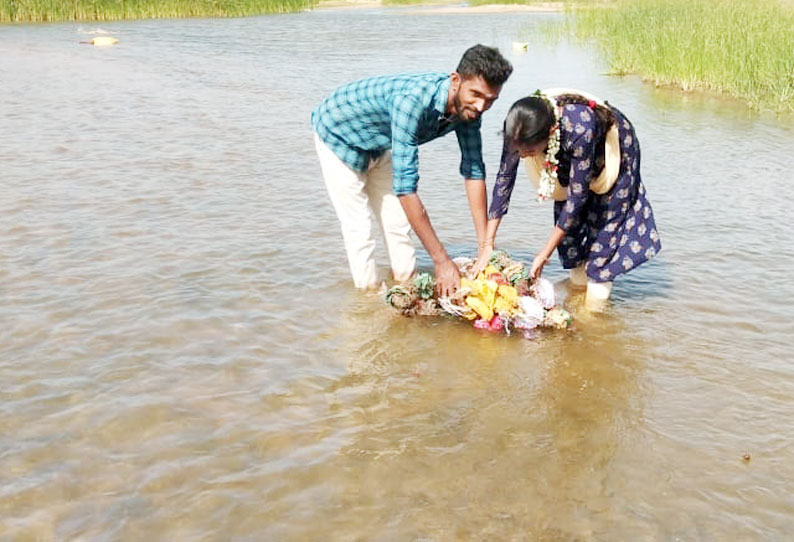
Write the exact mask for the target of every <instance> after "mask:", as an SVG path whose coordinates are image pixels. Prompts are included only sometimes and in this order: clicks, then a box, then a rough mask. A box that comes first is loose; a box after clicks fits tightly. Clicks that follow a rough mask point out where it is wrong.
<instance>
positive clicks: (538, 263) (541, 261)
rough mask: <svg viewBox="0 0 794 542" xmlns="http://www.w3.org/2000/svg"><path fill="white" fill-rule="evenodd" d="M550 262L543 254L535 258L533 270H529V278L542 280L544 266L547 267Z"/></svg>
mask: <svg viewBox="0 0 794 542" xmlns="http://www.w3.org/2000/svg"><path fill="white" fill-rule="evenodd" d="M548 261H549V259H548V258H547V257H545V256H543V255H542V254H538V255H537V256H535V259H534V260H532V268H531V269H530V270H529V278H531V279H532V280H535V279H537V278H540V275H541V274H542V273H543V266H544V265H546V263H547V262H548Z"/></svg>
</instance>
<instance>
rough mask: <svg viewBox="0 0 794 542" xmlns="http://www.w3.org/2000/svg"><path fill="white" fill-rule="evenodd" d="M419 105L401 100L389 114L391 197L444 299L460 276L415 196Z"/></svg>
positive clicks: (400, 98) (396, 101)
mask: <svg viewBox="0 0 794 542" xmlns="http://www.w3.org/2000/svg"><path fill="white" fill-rule="evenodd" d="M421 114H422V105H421V104H419V103H418V102H417V101H416V99H415V98H413V97H412V96H400V97H399V98H397V99H396V100H395V101H394V105H393V110H392V165H393V167H394V193H395V194H396V195H397V197H398V198H399V200H400V204H401V205H402V207H403V210H404V211H405V215H406V216H407V217H408V222H409V223H410V224H411V228H412V229H413V230H414V232H415V233H416V236H417V237H419V240H420V241H421V242H422V246H424V247H425V250H427V252H428V254H430V257H431V258H432V259H433V264H434V266H435V275H436V290H437V292H438V294H439V295H442V296H446V295H449V294H451V293H453V292H455V291H456V290H457V289H458V287H459V286H460V272H459V271H458V267H457V266H456V265H455V264H454V263H453V262H452V260H450V258H449V256H448V255H447V251H446V250H444V245H442V244H441V241H439V240H438V236H437V235H436V232H435V230H434V229H433V226H432V224H430V218H429V217H428V216H427V211H426V210H425V206H424V205H423V204H422V200H420V199H419V196H418V195H417V194H416V186H417V182H418V181H419V142H418V137H417V132H418V123H419V118H420V116H421Z"/></svg>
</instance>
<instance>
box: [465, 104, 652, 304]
mask: <svg viewBox="0 0 794 542" xmlns="http://www.w3.org/2000/svg"><path fill="white" fill-rule="evenodd" d="M520 158H524V159H525V164H526V166H527V172H528V173H529V175H530V178H532V179H533V180H535V181H536V182H537V184H538V185H539V186H538V199H539V200H544V199H550V198H551V199H554V200H555V201H554V222H555V226H554V229H553V230H552V232H551V235H549V238H548V241H547V242H546V245H545V246H544V247H543V249H542V250H541V251H540V253H539V254H538V255H537V256H536V257H535V259H534V261H533V262H532V268H531V271H530V276H531V277H532V278H537V277H539V276H540V275H541V273H542V272H543V266H544V265H545V264H546V262H548V260H549V257H550V256H551V254H552V252H553V251H554V249H555V248H556V249H557V253H558V255H559V257H560V260H561V261H562V266H563V268H565V269H570V270H571V285H572V286H573V287H579V288H585V287H586V288H587V296H586V304H587V305H588V306H590V307H593V308H595V307H598V306H600V304H601V303H603V302H605V301H606V300H607V299H608V298H609V295H610V293H611V291H612V281H613V280H614V279H615V278H616V277H618V276H619V275H622V274H623V273H626V272H628V271H631V270H632V269H634V268H635V267H637V266H638V265H640V264H642V263H644V262H646V261H647V260H649V259H650V258H652V257H653V256H654V255H655V254H656V253H657V252H659V250H661V248H662V246H661V243H660V242H659V234H658V232H657V231H656V223H655V221H654V218H653V211H652V210H651V205H650V203H649V202H648V200H647V198H646V194H645V187H644V186H643V184H642V180H641V179H640V145H639V142H638V141H637V136H636V135H635V133H634V128H633V126H632V125H631V123H630V122H629V121H628V119H627V118H626V117H625V116H623V114H622V113H621V112H620V111H618V110H617V109H615V108H614V107H612V106H610V105H608V104H606V103H605V102H601V101H599V100H597V99H595V98H594V97H593V96H590V95H587V94H585V93H583V92H580V91H573V90H571V91H565V90H557V89H551V90H548V91H546V92H543V93H541V92H536V93H535V95H533V96H530V97H527V98H523V99H521V100H518V101H517V102H516V103H514V104H513V105H512V106H511V108H510V111H509V112H508V113H507V118H506V119H505V131H504V147H503V150H502V162H501V165H500V168H499V174H498V176H497V178H496V183H495V185H494V190H493V200H492V202H491V207H490V210H489V213H488V226H487V231H486V241H485V242H484V244H483V245H481V246H480V252H479V257H478V262H477V267H476V269H479V268H482V267H484V265H485V264H486V263H487V261H488V258H489V257H490V253H491V251H492V250H493V244H494V239H495V237H496V230H497V229H498V227H499V223H500V222H501V219H502V217H503V216H504V215H505V214H506V213H507V208H508V204H509V202H510V194H511V193H512V191H513V185H514V184H515V179H516V170H517V168H518V162H519V159H520Z"/></svg>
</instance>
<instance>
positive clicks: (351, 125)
mask: <svg viewBox="0 0 794 542" xmlns="http://www.w3.org/2000/svg"><path fill="white" fill-rule="evenodd" d="M450 83H451V81H450V78H449V75H448V74H444V73H420V74H405V75H387V76H382V77H372V78H370V79H363V80H361V81H356V82H353V83H350V84H348V85H344V86H342V87H340V88H338V89H336V90H335V91H334V92H333V93H332V94H331V95H330V96H329V97H328V98H326V99H325V100H324V101H323V102H322V103H321V104H320V105H319V106H317V108H315V110H314V111H313V112H312V126H313V128H314V131H315V132H317V135H318V136H319V137H320V139H321V140H322V141H323V142H324V143H325V144H326V145H328V147H329V148H330V149H331V150H332V151H334V153H335V154H336V155H337V156H339V158H340V159H341V160H342V161H343V162H344V163H345V164H347V165H348V166H350V167H351V168H352V169H353V170H355V171H361V172H364V171H366V170H367V167H368V166H369V163H370V161H371V160H373V159H375V158H377V157H378V156H380V155H381V154H383V152H384V151H386V150H388V149H389V148H391V151H392V165H393V168H394V193H395V194H397V195H402V194H413V193H414V192H416V185H417V183H418V181H419V145H421V144H422V143H426V142H428V141H430V140H433V139H436V138H437V137H441V136H443V135H446V134H448V133H449V132H451V131H452V130H455V134H456V135H457V136H458V144H459V145H460V154H461V162H460V173H461V175H463V177H464V178H467V179H485V164H483V161H482V138H481V136H480V120H479V119H477V120H476V121H474V122H461V121H458V120H456V119H454V118H453V119H451V122H450V120H449V119H446V118H445V117H444V112H445V110H446V106H447V96H448V93H449V85H450Z"/></svg>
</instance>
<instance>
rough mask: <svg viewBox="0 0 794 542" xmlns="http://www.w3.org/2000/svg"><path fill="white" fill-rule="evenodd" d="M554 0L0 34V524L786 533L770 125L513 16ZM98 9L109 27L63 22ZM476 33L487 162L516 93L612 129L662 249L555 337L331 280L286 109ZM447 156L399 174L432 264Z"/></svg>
mask: <svg viewBox="0 0 794 542" xmlns="http://www.w3.org/2000/svg"><path fill="white" fill-rule="evenodd" d="M559 19H560V16H559V15H547V14H539V15H532V14H489V15H483V14H479V15H478V14H444V15H442V14H434V13H428V12H427V11H420V12H416V11H410V10H393V11H379V10H370V11H336V12H334V11H318V12H313V13H304V14H297V15H286V16H273V17H258V18H250V19H232V20H211V19H207V20H202V19H196V20H186V21H138V22H123V23H102V24H100V25H97V24H58V25H19V26H3V27H0V96H2V102H1V103H0V179H2V188H1V189H0V539H2V540H77V539H79V540H92V541H93V540H295V541H298V540H301V541H302V540H383V541H391V540H393V541H403V540H426V541H447V540H784V539H786V538H787V535H788V534H790V533H791V532H794V497H792V493H791V481H792V480H794V452H792V435H794V400H792V397H794V367H792V361H793V360H792V358H794V356H793V355H792V354H794V349H792V346H791V345H790V341H791V339H792V337H794V324H792V320H794V305H793V304H792V300H794V281H792V269H794V256H792V249H794V246H792V241H791V232H792V230H794V219H793V218H792V215H791V214H790V205H789V203H790V202H791V201H792V200H794V184H792V183H791V182H790V181H791V174H790V171H791V166H790V161H791V156H793V155H794V130H792V128H791V125H792V123H791V121H790V119H789V120H786V119H774V118H767V117H759V116H757V115H754V114H751V113H749V112H748V111H746V109H745V108H744V107H743V106H741V105H740V104H736V103H732V102H730V101H727V100H718V99H713V98H704V97H698V96H694V95H681V94H679V93H677V92H672V91H666V90H659V89H654V88H652V87H651V86H648V85H645V84H643V83H641V82H640V81H638V80H637V79H633V78H626V79H619V78H613V77H609V76H607V75H605V72H606V71H607V67H606V66H605V65H604V64H603V61H602V60H601V59H600V57H599V56H598V53H597V51H596V49H595V48H594V47H593V46H592V45H587V44H582V45H576V44H571V43H567V42H565V41H561V42H559V43H549V42H548V41H547V40H546V39H545V38H544V37H543V36H544V28H545V27H546V26H548V25H549V24H553V23H554V22H555V21H559ZM98 30H103V31H106V32H110V33H112V35H114V36H117V37H118V38H119V39H120V40H121V41H120V44H119V45H118V46H116V47H112V48H106V49H99V48H92V47H90V46H88V45H84V44H80V43H79V42H80V41H86V40H88V39H90V37H91V36H93V35H94V33H95V32H96V31H98ZM514 40H520V41H529V43H530V47H529V52H528V53H526V54H517V53H513V52H512V49H511V41H514ZM476 42H483V43H488V44H495V45H498V46H499V47H501V49H502V50H503V51H505V53H506V55H508V56H509V58H510V60H511V61H512V62H513V63H514V65H515V72H514V75H513V77H512V78H511V80H510V81H509V82H508V84H507V85H506V86H505V88H504V90H503V93H502V98H501V99H500V100H499V101H498V102H497V104H496V105H495V106H494V108H493V109H492V110H491V111H490V112H488V113H487V114H486V115H485V117H484V127H483V130H484V139H485V143H484V147H485V149H484V150H485V157H486V165H487V167H488V168H489V171H490V172H494V171H496V169H497V166H498V159H499V152H500V142H499V137H498V135H497V133H498V131H499V129H500V127H501V121H502V119H503V117H504V114H505V113H506V111H507V108H508V107H509V105H510V104H511V103H512V102H513V101H514V100H516V99H518V98H519V97H521V96H523V95H525V94H527V93H529V92H532V91H534V90H535V89H536V88H538V87H541V88H542V87H545V86H552V85H554V86H558V85H566V86H571V87H577V88H583V89H585V90H589V91H591V92H593V93H595V94H598V95H601V96H604V97H606V98H608V99H609V100H610V101H611V102H612V103H613V104H615V105H616V106H618V107H619V108H621V109H622V110H623V111H624V112H625V113H626V114H627V116H628V117H629V118H630V119H632V121H633V122H634V124H635V126H636V127H637V132H638V135H639V137H640V141H641V144H642V147H643V176H644V180H645V183H646V186H647V189H648V192H649V195H650V198H651V201H652V203H653V205H654V209H655V212H656V218H657V223H658V226H659V230H660V233H661V235H662V242H663V245H664V249H663V251H662V252H661V254H660V255H659V257H658V258H657V259H656V260H655V261H653V262H652V263H650V264H648V265H646V266H644V267H642V268H640V269H638V270H637V271H636V272H634V273H632V274H630V275H629V276H628V277H626V278H625V279H624V280H622V281H620V282H618V283H616V286H615V290H614V299H613V302H612V305H611V307H610V308H609V310H608V311H607V313H606V314H604V315H602V316H598V317H592V316H590V317H588V316H587V315H585V314H583V313H582V312H581V311H580V310H579V309H578V307H579V306H580V304H581V299H577V297H576V296H571V297H569V298H568V300H567V301H566V303H567V305H568V307H569V308H570V309H571V310H572V312H573V313H574V314H575V316H576V326H575V329H574V330H573V331H571V332H569V333H554V332H550V333H546V334H544V335H543V336H542V337H540V338H539V339H538V340H535V341H525V340H521V339H519V338H516V337H510V338H505V337H497V336H489V335H484V334H483V333H481V332H477V331H475V330H473V329H472V328H470V327H469V326H467V325H463V324H458V323H455V322H449V321H445V320H438V321H436V320H410V319H403V318H400V317H396V316H393V315H392V314H390V313H389V311H388V310H387V309H386V308H385V306H384V305H383V303H382V301H381V300H380V299H378V298H377V297H369V296H366V295H363V294H360V293H358V292H356V291H355V290H354V289H353V287H352V284H351V281H350V278H349V275H348V270H347V263H346V260H345V257H344V253H343V248H342V242H341V237H340V234H339V232H338V224H337V221H336V217H335V215H334V213H333V210H332V208H331V206H330V203H329V201H328V198H327V196H326V194H325V190H324V186H323V183H322V180H321V178H320V174H319V165H318V163H317V160H316V157H315V155H314V149H313V143H312V139H311V130H310V126H309V120H308V119H309V114H310V111H311V109H312V108H313V107H314V105H315V104H316V103H317V102H318V101H319V100H321V99H322V98H323V96H324V95H326V94H327V93H328V92H329V91H330V90H331V89H332V88H334V87H335V86H337V85H339V84H341V83H344V82H347V81H348V80H351V79H354V78H357V77H362V76H366V75H374V74H381V73H392V72H400V71H425V70H442V71H450V70H452V69H453V68H454V67H455V65H456V63H457V60H458V59H459V57H460V55H461V54H462V52H463V51H464V50H465V49H466V48H467V47H468V46H470V45H472V44H474V43H476ZM457 162H458V151H457V144H456V142H455V140H454V138H451V137H450V138H446V139H442V140H439V141H435V142H432V143H430V144H428V145H426V146H424V147H423V148H422V151H421V163H422V180H421V182H420V195H421V197H422V198H423V200H424V202H425V204H426V206H427V208H428V212H429V214H430V216H431V218H432V220H433V223H434V225H435V227H436V229H437V231H438V233H439V236H440V237H441V239H442V240H443V241H444V242H445V243H446V244H447V246H448V248H449V249H450V252H451V253H452V254H453V255H465V254H471V252H472V251H473V250H474V248H475V245H476V243H475V242H474V233H473V227H472V225H471V219H470V216H469V211H468V206H467V204H466V198H465V194H464V190H463V186H462V181H461V180H460V179H459V178H458V175H457ZM527 185H528V183H526V182H523V183H521V186H519V187H518V188H517V191H516V194H515V195H514V202H513V205H512V207H511V212H510V214H509V215H508V216H507V217H506V218H505V221H504V223H503V226H502V228H501V231H500V236H499V244H501V246H502V247H503V248H505V249H507V250H509V251H511V252H512V253H513V254H514V255H516V256H518V257H520V258H521V259H524V260H527V261H529V260H530V259H531V256H532V254H533V253H534V252H535V251H536V250H538V249H539V248H540V247H541V246H542V245H543V243H544V242H545V239H546V236H547V234H548V231H549V228H550V226H551V209H550V207H544V206H542V205H539V204H537V203H534V202H533V201H532V198H531V194H530V190H529V187H528V186H527ZM421 263H422V264H423V265H424V266H426V267H427V266H429V263H430V262H429V259H428V258H427V257H426V255H424V256H423V259H422V260H421ZM547 274H548V276H549V277H550V278H552V279H554V280H556V281H558V288H559V289H560V293H561V294H563V295H564V294H565V290H566V283H565V280H564V279H565V274H564V273H563V272H562V270H561V269H560V267H559V263H558V262H557V261H556V260H554V261H553V263H552V264H550V265H549V266H548V268H547ZM744 454H749V456H748V457H749V461H748V460H746V459H743V456H744Z"/></svg>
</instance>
